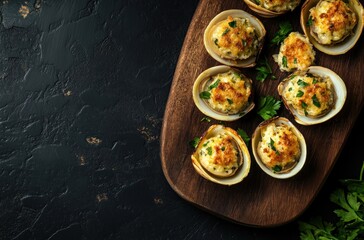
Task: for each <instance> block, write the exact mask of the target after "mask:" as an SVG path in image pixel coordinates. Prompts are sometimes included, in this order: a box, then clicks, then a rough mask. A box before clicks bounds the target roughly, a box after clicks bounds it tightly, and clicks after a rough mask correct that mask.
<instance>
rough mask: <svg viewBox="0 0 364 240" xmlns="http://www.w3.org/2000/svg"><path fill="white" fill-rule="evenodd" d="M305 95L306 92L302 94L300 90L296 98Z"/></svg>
mask: <svg viewBox="0 0 364 240" xmlns="http://www.w3.org/2000/svg"><path fill="white" fill-rule="evenodd" d="M303 94H304V92H302V91H301V90H298V92H297V94H296V97H302V96H303Z"/></svg>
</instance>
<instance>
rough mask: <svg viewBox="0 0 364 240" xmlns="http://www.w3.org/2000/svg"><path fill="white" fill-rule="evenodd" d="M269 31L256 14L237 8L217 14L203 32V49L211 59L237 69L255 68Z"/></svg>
mask: <svg viewBox="0 0 364 240" xmlns="http://www.w3.org/2000/svg"><path fill="white" fill-rule="evenodd" d="M265 35H266V30H265V28H264V26H263V24H262V22H261V21H260V20H259V19H258V18H256V17H254V16H253V15H251V14H249V13H247V12H245V11H243V10H238V9H231V10H226V11H223V12H221V13H219V14H218V15H216V16H215V17H214V18H213V19H212V20H211V21H210V23H209V24H208V26H207V27H206V29H205V31H204V46H205V48H206V51H207V52H208V53H209V54H210V56H211V57H212V58H214V59H215V60H216V61H218V62H219V63H221V64H224V65H228V66H234V67H253V66H255V65H256V60H257V59H258V56H259V54H260V51H261V49H262V47H263V42H264V38H265Z"/></svg>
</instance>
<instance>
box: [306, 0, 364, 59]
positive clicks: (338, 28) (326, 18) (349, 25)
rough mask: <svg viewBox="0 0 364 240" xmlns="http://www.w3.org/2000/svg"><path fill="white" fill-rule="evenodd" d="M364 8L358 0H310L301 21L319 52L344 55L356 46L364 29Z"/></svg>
mask: <svg viewBox="0 0 364 240" xmlns="http://www.w3.org/2000/svg"><path fill="white" fill-rule="evenodd" d="M363 20H364V10H363V6H362V4H361V3H360V2H359V1H358V0H347V1H344V0H307V1H306V2H305V3H304V4H303V6H302V10H301V18H300V23H301V27H302V29H303V31H304V33H305V35H306V36H307V37H308V38H309V40H310V42H311V43H312V44H313V45H314V47H315V48H317V49H318V50H319V51H321V52H324V53H326V54H329V55H340V54H344V53H346V52H347V51H349V50H350V49H352V48H353V47H354V45H355V44H356V43H357V41H358V40H359V38H360V35H361V33H362V31H363Z"/></svg>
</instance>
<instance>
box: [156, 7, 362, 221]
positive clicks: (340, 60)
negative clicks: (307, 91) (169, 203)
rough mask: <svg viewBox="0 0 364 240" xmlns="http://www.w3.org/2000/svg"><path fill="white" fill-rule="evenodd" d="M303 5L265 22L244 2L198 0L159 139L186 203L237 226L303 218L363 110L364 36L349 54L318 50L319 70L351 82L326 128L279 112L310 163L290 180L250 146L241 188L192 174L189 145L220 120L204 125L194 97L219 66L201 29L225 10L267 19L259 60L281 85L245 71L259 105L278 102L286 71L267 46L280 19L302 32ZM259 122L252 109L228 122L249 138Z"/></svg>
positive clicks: (163, 159) (168, 174) (171, 180)
mask: <svg viewBox="0 0 364 240" xmlns="http://www.w3.org/2000/svg"><path fill="white" fill-rule="evenodd" d="M301 6H302V3H301V4H300V6H298V7H297V8H296V10H294V11H293V12H291V13H287V14H285V15H283V16H280V17H276V18H271V19H267V18H262V17H259V16H258V15H256V14H255V13H254V12H252V11H251V10H250V9H249V8H248V7H247V6H246V4H245V3H244V2H243V1H242V0H201V1H200V2H199V4H198V6H197V9H196V11H195V14H194V16H193V19H192V21H191V24H190V26H189V29H188V32H187V34H186V37H185V41H184V44H183V47H182V50H181V53H180V57H179V60H178V64H177V67H176V69H175V74H174V78H173V81H172V85H171V89H170V94H169V98H168V101H167V105H166V109H165V114H164V120H163V126H162V133H161V139H160V141H161V163H162V168H163V172H164V175H165V177H166V179H167V181H168V183H169V184H170V186H171V187H172V188H173V190H174V191H175V192H176V193H177V194H178V195H179V196H181V197H182V198H183V199H185V200H186V201H188V202H190V203H193V204H195V205H196V206H198V207H200V208H202V209H204V210H206V211H208V212H210V213H212V214H215V215H217V216H220V217H222V218H224V219H227V220H230V221H233V222H236V223H238V224H243V225H249V226H255V227H274V226H279V225H282V224H286V223H288V222H290V221H292V220H294V219H296V218H297V217H298V216H299V215H300V214H302V213H303V212H304V211H305V209H306V208H307V207H308V206H309V205H310V204H311V203H312V201H313V200H314V198H315V196H316V195H317V194H318V192H319V191H320V189H321V187H322V186H323V184H324V182H325V180H326V179H327V177H328V175H329V174H330V171H331V169H332V168H333V167H334V164H335V162H336V160H337V158H338V156H339V154H340V152H341V150H342V149H343V146H344V144H345V142H346V140H347V138H348V135H349V134H350V131H351V129H352V127H353V125H354V123H355V121H356V119H357V118H358V115H359V113H360V111H361V109H362V107H363V99H364V74H363V72H364V50H363V48H364V44H363V43H364V41H363V36H361V38H360V39H359V41H358V42H357V44H356V45H355V47H354V48H353V49H351V50H350V51H349V52H347V53H346V54H344V55H339V56H330V55H326V54H324V53H321V52H319V51H318V50H316V62H315V65H320V66H324V67H327V68H330V69H331V70H333V71H334V72H336V73H337V74H338V75H339V76H341V77H342V78H343V80H344V82H345V84H346V87H347V93H348V95H347V99H346V102H345V105H344V107H343V109H342V110H341V112H340V113H338V114H337V115H336V116H335V117H334V118H333V119H331V120H329V121H327V122H325V123H322V124H318V125H312V126H302V125H299V124H297V123H296V122H295V121H294V119H293V117H292V116H291V115H290V113H289V112H288V111H287V110H286V109H285V108H284V106H283V104H282V107H281V109H280V110H279V112H278V115H280V116H284V117H287V118H288V119H290V120H291V121H292V122H293V123H294V124H295V126H297V128H298V129H299V130H300V131H301V132H302V134H303V135H304V136H305V138H306V142H307V150H308V158H307V162H306V164H305V166H304V168H303V170H302V171H301V172H300V173H299V174H298V175H296V176H295V177H293V178H290V179H285V180H279V179H274V178H272V177H270V176H268V175H267V174H265V173H264V172H263V171H262V170H261V169H260V168H259V166H258V165H257V163H256V162H255V160H254V157H253V154H252V151H251V146H250V145H249V146H248V147H249V150H250V153H251V156H252V165H251V169H250V173H249V175H248V177H247V178H246V179H245V180H244V181H243V182H241V183H239V184H237V185H233V186H222V185H218V184H215V183H212V182H210V181H207V180H205V179H204V178H202V177H201V176H200V175H198V174H197V173H196V172H195V170H194V168H193V167H192V162H191V158H190V156H191V154H192V152H193V150H194V149H193V148H192V147H191V146H189V144H188V143H189V141H191V140H192V139H193V138H194V137H200V136H201V135H202V133H203V132H204V131H205V130H207V128H208V127H209V126H210V125H211V124H217V123H219V122H218V121H216V120H212V121H211V122H201V119H202V118H203V117H204V115H203V114H202V113H201V112H200V111H199V110H198V109H197V107H195V105H194V102H193V100H192V86H193V83H194V80H195V79H196V78H197V76H198V75H199V74H200V73H201V72H202V71H204V70H205V69H207V68H209V67H212V66H216V65H220V64H219V63H218V62H216V61H215V60H214V59H213V58H212V57H210V56H209V55H208V53H207V52H206V50H205V48H204V45H203V32H204V29H205V28H206V26H207V25H208V23H209V21H210V20H211V19H212V18H213V17H214V16H215V15H217V14H218V13H220V12H221V11H223V10H228V9H243V10H245V11H247V12H249V13H251V14H253V15H255V16H257V17H258V18H259V19H260V20H261V21H262V22H263V24H264V26H265V27H266V30H267V36H266V40H265V45H264V48H263V51H262V52H261V55H260V58H262V57H264V56H266V57H267V58H268V61H269V63H270V65H271V66H272V68H273V72H274V75H275V76H276V77H277V80H266V81H264V82H258V81H256V80H255V77H256V70H255V68H243V69H241V70H242V72H243V73H244V74H245V75H246V76H248V77H250V78H252V79H253V84H254V91H255V95H254V98H255V102H257V101H258V98H259V96H266V95H272V96H274V97H275V98H277V99H279V96H278V93H277V90H276V89H277V85H278V83H279V81H280V80H282V79H283V78H284V77H286V76H287V75H288V73H283V72H281V71H280V70H279V68H278V65H277V64H276V63H275V62H274V60H273V58H272V55H273V54H275V53H277V52H278V51H279V47H278V46H274V47H269V44H268V43H269V41H270V40H271V39H272V38H273V36H274V34H275V32H276V31H277V30H278V29H279V27H278V24H279V23H280V22H281V21H283V20H289V21H290V22H291V23H292V25H293V30H294V31H298V32H301V33H303V31H302V29H301V27H300V24H299V17H300V10H301ZM362 35H363V34H362ZM261 121H263V119H262V118H261V117H260V116H259V115H258V114H257V113H256V111H254V110H253V111H252V112H250V113H249V114H248V115H246V116H244V117H243V118H242V119H240V120H237V121H234V122H225V123H224V124H225V125H226V126H229V127H232V128H234V129H237V128H242V129H244V130H245V131H246V132H247V133H248V135H249V136H251V135H252V133H253V131H254V129H255V128H256V127H257V126H258V124H259V123H260V122H261Z"/></svg>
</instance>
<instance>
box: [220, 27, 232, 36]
mask: <svg viewBox="0 0 364 240" xmlns="http://www.w3.org/2000/svg"><path fill="white" fill-rule="evenodd" d="M228 32H230V29H229V28H226V29H225V31H224V32H223V33H222V34H221V36H225V35H226V34H227V33H228Z"/></svg>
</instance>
